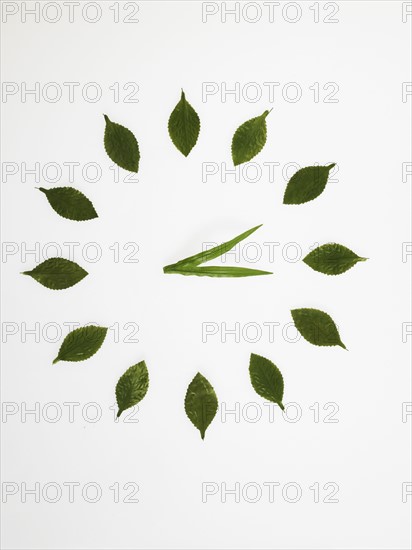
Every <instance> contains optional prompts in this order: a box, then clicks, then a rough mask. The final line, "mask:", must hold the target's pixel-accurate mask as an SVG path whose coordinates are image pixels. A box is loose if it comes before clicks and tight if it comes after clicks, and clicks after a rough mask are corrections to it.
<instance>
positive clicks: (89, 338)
mask: <svg viewBox="0 0 412 550" xmlns="http://www.w3.org/2000/svg"><path fill="white" fill-rule="evenodd" d="M106 333H107V328H106V327H96V326H87V327H81V328H77V329H75V330H72V332H69V334H68V335H67V336H66V338H65V339H64V340H63V343H62V345H61V346H60V349H59V354H58V355H57V357H56V359H55V360H54V361H53V364H55V363H57V362H58V361H84V360H85V359H89V357H91V356H92V355H94V354H95V353H96V352H97V351H98V350H99V349H100V347H101V345H102V344H103V342H104V339H105V338H106Z"/></svg>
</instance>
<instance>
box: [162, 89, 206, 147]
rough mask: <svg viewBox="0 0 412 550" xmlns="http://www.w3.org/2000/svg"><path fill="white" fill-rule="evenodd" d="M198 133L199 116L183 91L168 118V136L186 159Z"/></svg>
mask: <svg viewBox="0 0 412 550" xmlns="http://www.w3.org/2000/svg"><path fill="white" fill-rule="evenodd" d="M199 132H200V120H199V116H198V114H197V113H196V111H195V110H194V109H193V107H192V106H191V105H190V103H189V102H188V101H187V100H186V96H185V93H184V91H183V90H182V95H181V98H180V101H179V103H178V104H177V105H176V107H175V108H174V109H173V112H172V114H171V115H170V118H169V135H170V139H171V140H172V141H173V143H174V144H175V146H176V148H177V149H179V151H180V152H181V153H182V154H183V155H184V156H185V157H187V156H188V154H189V153H190V151H191V150H192V149H193V147H194V146H195V145H196V142H197V138H198V137H199Z"/></svg>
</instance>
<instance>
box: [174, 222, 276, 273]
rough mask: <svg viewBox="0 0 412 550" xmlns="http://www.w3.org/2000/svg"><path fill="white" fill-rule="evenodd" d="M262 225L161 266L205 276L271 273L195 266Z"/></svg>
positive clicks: (213, 256)
mask: <svg viewBox="0 0 412 550" xmlns="http://www.w3.org/2000/svg"><path fill="white" fill-rule="evenodd" d="M259 227H262V225H257V226H256V227H252V229H249V230H248V231H245V232H244V233H241V234H240V235H238V236H237V237H235V238H234V239H231V240H230V241H227V242H225V243H222V244H220V245H218V246H214V247H213V248H211V249H209V250H205V251H203V252H199V253H198V254H195V255H194V256H189V257H188V258H184V259H183V260H180V261H179V262H176V263H175V264H170V265H167V266H165V267H164V268H163V272H164V273H179V274H181V275H199V276H207V277H250V276H253V275H272V273H271V272H270V271H261V270H259V269H249V268H245V267H226V266H207V267H197V266H199V265H200V264H202V263H205V262H209V261H210V260H214V259H215V258H218V257H219V256H222V255H223V254H226V252H228V251H229V250H231V249H232V248H233V247H234V246H236V245H237V244H238V243H240V242H241V241H243V240H244V239H246V238H247V237H249V235H251V234H252V233H254V232H255V231H256V230H257V229H259Z"/></svg>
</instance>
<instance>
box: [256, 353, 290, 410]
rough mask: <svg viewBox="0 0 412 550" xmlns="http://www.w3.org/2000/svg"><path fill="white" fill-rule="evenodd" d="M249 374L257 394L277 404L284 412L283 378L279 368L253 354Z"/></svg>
mask: <svg viewBox="0 0 412 550" xmlns="http://www.w3.org/2000/svg"><path fill="white" fill-rule="evenodd" d="M249 374H250V381H251V382H252V386H253V387H254V389H255V392H256V393H258V394H259V395H260V396H262V397H263V398H264V399H267V400H268V401H272V402H273V403H277V404H278V405H279V407H280V408H281V409H282V411H283V410H284V409H285V407H284V406H283V403H282V399H283V376H282V373H281V372H280V370H279V369H278V368H277V366H276V365H275V364H274V363H272V361H269V359H266V358H265V357H262V356H261V355H255V354H254V353H252V354H251V356H250V364H249Z"/></svg>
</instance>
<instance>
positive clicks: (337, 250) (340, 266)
mask: <svg viewBox="0 0 412 550" xmlns="http://www.w3.org/2000/svg"><path fill="white" fill-rule="evenodd" d="M365 260H366V258H361V257H360V256H358V255H357V254H355V252H352V250H350V249H349V248H346V246H343V245H341V244H337V243H328V244H324V245H322V246H319V247H318V248H315V250H312V252H310V253H309V254H308V255H307V256H306V257H305V258H303V261H304V262H305V264H306V265H308V266H309V267H311V268H312V269H314V270H315V271H319V272H320V273H325V274H326V275H340V274H341V273H345V271H348V269H350V268H351V267H353V266H354V265H355V264H356V263H358V262H364V261H365Z"/></svg>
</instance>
